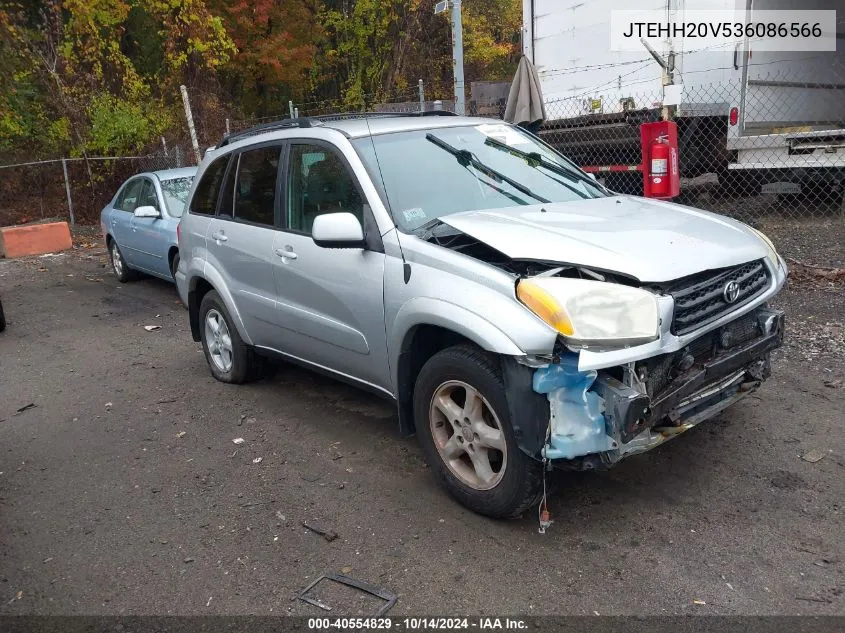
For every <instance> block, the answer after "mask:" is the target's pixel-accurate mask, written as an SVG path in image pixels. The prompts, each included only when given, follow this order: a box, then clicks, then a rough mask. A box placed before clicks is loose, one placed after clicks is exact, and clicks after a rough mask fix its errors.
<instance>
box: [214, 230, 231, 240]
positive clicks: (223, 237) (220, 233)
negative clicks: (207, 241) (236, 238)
mask: <svg viewBox="0 0 845 633" xmlns="http://www.w3.org/2000/svg"><path fill="white" fill-rule="evenodd" d="M211 239H213V240H216V241H218V242H225V241H227V240H228V239H229V238H228V237H226V234H225V233H224V232H223V231H218V232H217V233H212V234H211Z"/></svg>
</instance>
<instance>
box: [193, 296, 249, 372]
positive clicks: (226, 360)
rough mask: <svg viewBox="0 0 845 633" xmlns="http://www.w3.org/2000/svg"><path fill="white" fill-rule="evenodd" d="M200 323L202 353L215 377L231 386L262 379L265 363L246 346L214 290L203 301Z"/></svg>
mask: <svg viewBox="0 0 845 633" xmlns="http://www.w3.org/2000/svg"><path fill="white" fill-rule="evenodd" d="M199 322H200V337H201V340H202V351H203V352H204V353H205V360H206V361H207V362H208V367H209V369H210V370H211V375H212V376H214V377H215V378H216V379H217V380H219V381H220V382H227V383H232V384H241V383H245V382H249V381H251V380H255V379H256V378H258V377H259V376H260V374H261V369H262V367H263V362H262V360H263V359H261V358H260V357H258V356H257V355H256V353H255V351H254V350H253V349H252V348H251V347H250V346H249V345H247V344H246V343H244V341H243V339H242V338H241V336H240V334H238V329H237V328H236V327H235V326H234V324H233V323H232V317H231V316H229V311H228V310H227V309H226V306H225V305H224V303H223V300H222V299H221V298H220V295H219V294H217V292H216V291H215V290H210V291H208V292H207V293H206V295H205V296H204V297H203V298H202V303H201V304H200V313H199Z"/></svg>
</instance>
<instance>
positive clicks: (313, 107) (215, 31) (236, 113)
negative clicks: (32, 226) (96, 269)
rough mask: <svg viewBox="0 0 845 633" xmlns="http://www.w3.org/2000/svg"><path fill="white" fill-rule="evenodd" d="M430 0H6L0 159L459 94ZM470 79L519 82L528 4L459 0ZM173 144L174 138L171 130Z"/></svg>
mask: <svg viewBox="0 0 845 633" xmlns="http://www.w3.org/2000/svg"><path fill="white" fill-rule="evenodd" d="M434 4H435V0H51V1H50V2H42V3H33V2H31V1H29V0H0V68H3V72H2V73H0V162H9V161H7V160H5V159H6V158H10V157H12V156H14V157H26V158H37V157H39V156H42V157H46V156H47V155H51V156H56V155H62V154H64V155H67V154H68V153H73V154H80V153H82V152H88V153H93V154H114V153H124V152H137V151H143V150H145V149H147V148H149V147H150V146H151V145H157V144H158V137H159V135H160V134H166V135H168V137H169V138H172V137H174V136H176V137H177V138H179V139H180V140H181V141H182V142H184V141H185V140H186V130H185V125H184V117H183V115H182V113H181V96H180V93H179V85H180V84H185V85H187V86H188V90H189V94H190V95H191V100H192V105H193V106H194V117H195V120H196V122H197V127H198V130H199V132H200V136H201V141H202V142H207V141H209V140H211V139H212V137H214V138H216V135H217V134H219V132H220V130H221V129H222V120H223V119H224V118H225V117H226V116H229V117H234V118H239V117H247V116H263V115H275V114H278V113H280V112H283V111H285V110H286V109H287V102H288V100H289V99H291V100H293V101H295V102H296V103H297V104H299V105H301V106H302V107H301V110H302V111H303V112H304V113H306V114H307V113H319V112H320V111H323V110H324V109H325V106H324V103H325V102H329V103H331V104H332V105H331V106H330V107H331V108H334V109H337V108H340V107H345V108H349V109H354V108H364V107H371V106H372V105H373V104H375V103H378V102H380V101H386V100H410V99H413V98H414V94H415V92H416V85H417V80H418V79H423V80H424V82H425V86H426V94H427V96H428V97H429V98H451V96H452V60H451V53H452V47H451V30H450V24H449V17H448V14H441V15H435V14H434V10H433V9H434ZM463 7H464V8H463V17H464V46H465V75H466V81H467V84H469V83H470V82H472V81H474V80H480V79H483V80H500V79H504V80H507V79H510V77H511V76H512V73H513V72H514V70H515V69H516V65H517V62H518V60H519V34H520V26H521V24H520V22H521V19H522V13H521V0H463ZM174 140H175V139H174Z"/></svg>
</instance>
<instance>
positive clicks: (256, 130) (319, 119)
mask: <svg viewBox="0 0 845 633" xmlns="http://www.w3.org/2000/svg"><path fill="white" fill-rule="evenodd" d="M425 116H457V115H456V114H455V113H454V112H449V111H448V110H427V111H423V112H342V113H338V114H326V115H323V116H313V117H299V118H297V119H282V120H280V121H271V122H270V123H262V124H261V125H256V126H255V127H251V128H248V129H246V130H243V131H241V132H235V133H233V134H227V135H225V136H224V137H223V140H222V141H220V143H218V144H217V146H216V147H217V148H220V147H224V146H225V145H229V144H230V143H234V142H235V141H238V140H241V139H244V138H247V137H249V136H255V135H257V134H264V133H265V132H274V131H276V130H286V129H290V128H308V127H313V126H314V125H315V124H320V123H324V122H326V121H343V120H348V119H370V118H373V119H384V118H391V117H425Z"/></svg>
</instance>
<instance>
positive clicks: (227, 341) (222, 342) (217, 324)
mask: <svg viewBox="0 0 845 633" xmlns="http://www.w3.org/2000/svg"><path fill="white" fill-rule="evenodd" d="M205 340H206V344H207V345H208V352H209V355H210V356H211V362H213V363H214V365H215V366H216V367H217V369H219V370H220V371H221V372H223V373H228V372H229V371H231V369H232V363H233V348H232V335H231V334H230V333H229V326H228V325H226V319H224V318H223V316H222V315H221V314H220V313H219V312H218V311H217V310H214V309H211V310H209V311H208V312H206V315H205Z"/></svg>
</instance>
